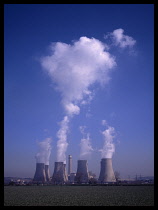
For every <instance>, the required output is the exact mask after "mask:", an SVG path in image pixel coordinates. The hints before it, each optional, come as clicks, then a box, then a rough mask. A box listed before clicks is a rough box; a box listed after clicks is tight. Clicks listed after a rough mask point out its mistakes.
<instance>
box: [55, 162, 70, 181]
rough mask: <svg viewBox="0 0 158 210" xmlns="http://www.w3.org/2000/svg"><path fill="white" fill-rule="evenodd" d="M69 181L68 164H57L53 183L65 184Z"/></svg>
mask: <svg viewBox="0 0 158 210" xmlns="http://www.w3.org/2000/svg"><path fill="white" fill-rule="evenodd" d="M67 181H68V179H67V173H66V164H64V163H63V162H55V166H54V173H53V176H52V183H54V184H63V183H65V182H67Z"/></svg>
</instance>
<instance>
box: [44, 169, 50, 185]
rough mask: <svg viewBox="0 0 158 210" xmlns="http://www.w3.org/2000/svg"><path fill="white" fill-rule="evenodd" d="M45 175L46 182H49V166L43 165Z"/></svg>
mask: <svg viewBox="0 0 158 210" xmlns="http://www.w3.org/2000/svg"><path fill="white" fill-rule="evenodd" d="M45 174H46V181H47V182H49V181H50V172H49V165H45Z"/></svg>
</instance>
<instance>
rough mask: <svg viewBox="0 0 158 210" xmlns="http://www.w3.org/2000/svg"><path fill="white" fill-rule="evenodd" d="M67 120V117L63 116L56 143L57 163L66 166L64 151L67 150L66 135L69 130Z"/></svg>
mask: <svg viewBox="0 0 158 210" xmlns="http://www.w3.org/2000/svg"><path fill="white" fill-rule="evenodd" d="M68 123H69V119H68V116H65V117H64V119H63V120H62V121H61V122H60V129H59V131H58V133H57V137H58V139H59V140H58V142H57V161H58V162H64V163H65V164H66V155H65V153H66V150H67V146H68V143H67V133H68V130H69V127H68Z"/></svg>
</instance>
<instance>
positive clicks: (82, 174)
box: [75, 160, 89, 183]
mask: <svg viewBox="0 0 158 210" xmlns="http://www.w3.org/2000/svg"><path fill="white" fill-rule="evenodd" d="M75 181H76V182H77V183H87V182H88V181H89V174H88V165H87V160H78V166H77V173H76V176H75Z"/></svg>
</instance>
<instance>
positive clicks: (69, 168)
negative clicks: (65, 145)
mask: <svg viewBox="0 0 158 210" xmlns="http://www.w3.org/2000/svg"><path fill="white" fill-rule="evenodd" d="M71 173H72V156H71V155H69V158H68V175H70V174H71Z"/></svg>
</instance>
